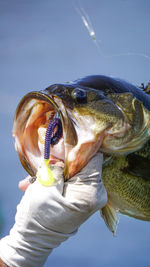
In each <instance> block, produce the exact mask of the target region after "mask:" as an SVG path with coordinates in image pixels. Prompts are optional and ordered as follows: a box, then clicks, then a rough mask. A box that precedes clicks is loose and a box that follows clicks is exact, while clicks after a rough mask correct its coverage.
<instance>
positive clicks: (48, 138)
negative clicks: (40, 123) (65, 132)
mask: <svg viewBox="0 0 150 267" xmlns="http://www.w3.org/2000/svg"><path fill="white" fill-rule="evenodd" d="M56 127H57V129H56V132H55V133H54V134H53V132H54V130H55V128H56ZM61 137H62V124H61V120H60V118H55V117H54V119H53V120H51V121H50V122H49V125H48V127H47V130H46V135H45V146H44V159H49V155H50V145H55V144H57V143H58V141H59V139H60V138H61Z"/></svg>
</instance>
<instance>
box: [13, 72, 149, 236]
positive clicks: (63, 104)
mask: <svg viewBox="0 0 150 267" xmlns="http://www.w3.org/2000/svg"><path fill="white" fill-rule="evenodd" d="M147 91H148V90H147ZM32 98H34V99H37V100H39V101H41V102H40V107H41V106H42V105H43V101H47V103H48V102H52V104H53V105H55V108H56V110H57V111H58V112H59V113H60V117H61V119H62V123H63V131H64V140H65V144H66V158H65V166H66V169H65V173H66V177H67V175H68V173H70V177H71V176H73V175H74V174H75V172H78V171H79V170H80V169H81V168H82V167H83V166H84V165H85V164H86V162H87V161H88V160H89V159H90V157H92V155H93V154H94V153H96V151H100V152H103V153H104V158H105V160H104V166H103V174H102V176H103V181H104V185H105V187H106V190H107V193H108V203H107V205H106V206H105V207H104V208H103V209H102V210H101V214H102V217H103V218H104V220H105V222H106V225H107V226H108V228H109V229H110V230H111V231H112V232H113V233H114V234H115V232H116V229H117V224H118V215H117V213H118V212H121V213H123V214H126V215H129V216H131V217H134V218H138V219H142V220H148V221H149V220H150V177H149V173H150V169H149V166H150V165H149V160H150V147H149V139H150V96H149V95H148V94H146V93H145V92H144V90H142V89H141V88H138V87H136V86H133V85H131V84H130V83H128V82H126V81H123V80H120V79H115V78H111V77H107V76H102V75H95V76H89V77H85V78H83V79H79V80H76V81H74V82H70V83H66V84H65V83H64V84H54V85H51V86H50V87H48V88H46V89H45V90H43V91H41V92H32V93H30V94H28V96H27V97H26V96H25V98H24V99H23V101H22V102H21V103H20V104H19V106H18V109H17V112H16V117H15V122H14V130H13V132H14V136H15V137H17V138H18V139H19V140H20V143H21V144H23V146H22V149H20V151H19V154H20V158H21V160H22V164H23V166H24V167H25V168H27V170H28V171H30V172H31V171H32V170H33V166H31V165H32V164H31V162H29V157H28V156H27V155H26V153H25V143H24V141H22V140H23V138H27V137H28V136H29V135H23V134H22V132H21V131H20V128H21V127H22V125H23V127H25V123H24V121H23V122H22V117H20V119H21V120H20V121H21V123H20V124H19V123H18V121H19V116H20V114H21V113H23V110H25V107H26V106H27V105H28V101H29V99H32ZM22 106H23V107H24V108H22ZM30 114H31V112H29V109H28V111H27V112H26V119H28V117H29V116H30ZM39 115H40V113H39ZM87 117H88V118H90V119H93V118H94V119H93V121H92V120H91V121H92V122H94V123H95V124H94V125H95V126H94V130H93V129H92V130H91V131H92V134H93V136H94V142H91V143H90V142H87V143H85V144H84V146H83V144H81V146H79V147H78V143H79V141H80V140H79V139H80V136H79V135H78V133H79V131H80V128H82V125H83V124H84V123H85V124H87V123H86V120H85V122H84V118H87ZM33 126H34V124H33ZM90 126H91V125H90V124H89V128H88V125H86V127H87V128H86V130H87V133H88V130H89V131H90ZM35 128H36V127H35ZM24 129H25V128H24ZM31 130H32V129H31ZM18 132H19V134H18ZM31 133H32V131H31ZM23 136H24V137H23ZM101 136H102V139H101V141H100V139H99V138H100V137H101ZM34 142H35V141H34ZM98 144H99V145H98ZM35 146H36V143H35V145H34V147H33V148H34V149H35ZM76 148H78V150H77V149H76ZM70 151H75V152H76V154H75V160H72V159H70V158H71V157H69V156H68V155H70V154H69V153H70ZM87 151H88V154H86V153H87ZM75 152H74V153H75ZM36 153H38V151H36ZM85 159H86V160H85ZM137 161H138V169H137V168H136V162H137ZM143 162H144V163H143ZM34 167H35V169H36V166H34ZM69 168H70V169H69ZM143 168H144V171H143ZM34 172H35V170H34V171H33V173H34Z"/></svg>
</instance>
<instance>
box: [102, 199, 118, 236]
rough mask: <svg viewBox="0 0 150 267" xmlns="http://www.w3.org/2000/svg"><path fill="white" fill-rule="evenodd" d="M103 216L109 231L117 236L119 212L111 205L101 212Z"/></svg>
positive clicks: (107, 205)
mask: <svg viewBox="0 0 150 267" xmlns="http://www.w3.org/2000/svg"><path fill="white" fill-rule="evenodd" d="M100 213H101V216H102V218H103V219H104V221H105V223H106V225H107V227H108V229H109V230H110V231H111V232H112V233H113V235H114V236H115V235H116V231H117V225H118V223H119V218H118V212H117V210H116V209H115V208H113V207H112V206H111V205H110V204H109V203H107V204H106V206H105V207H104V208H102V209H101V210H100Z"/></svg>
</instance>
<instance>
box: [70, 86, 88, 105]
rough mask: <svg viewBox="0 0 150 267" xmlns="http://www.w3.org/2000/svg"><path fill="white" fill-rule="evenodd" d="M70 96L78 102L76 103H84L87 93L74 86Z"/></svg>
mask: <svg viewBox="0 0 150 267" xmlns="http://www.w3.org/2000/svg"><path fill="white" fill-rule="evenodd" d="M72 97H73V98H74V99H75V100H76V101H77V102H78V103H86V102H87V95H86V91H85V90H84V89H82V88H75V89H74V90H73V91H72Z"/></svg>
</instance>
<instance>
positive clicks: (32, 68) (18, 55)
mask: <svg viewBox="0 0 150 267" xmlns="http://www.w3.org/2000/svg"><path fill="white" fill-rule="evenodd" d="M75 6H76V7H78V8H79V6H81V7H83V8H84V10H85V11H86V12H87V13H88V15H89V17H90V19H91V21H92V24H93V27H94V30H95V33H96V37H97V41H98V43H99V45H100V49H97V47H96V46H95V44H94V42H93V40H92V39H91V37H90V35H89V33H88V31H87V29H86V28H85V26H84V24H83V22H82V20H81V17H80V16H79V14H78V13H77V11H76V9H75ZM149 31H150V1H149V0H135V1H134V0H114V1H111V0H81V1H76V0H74V1H71V0H55V1H54V0H43V1H42V0H13V1H12V0H0V85H1V86H0V125H1V126H0V148H1V153H0V170H1V178H0V205H1V210H2V212H3V222H4V227H3V232H2V236H4V235H5V234H7V233H8V231H9V229H10V227H11V226H12V225H13V223H14V216H15V212H16V205H17V203H18V202H19V201H20V198H21V195H22V193H21V192H20V191H19V190H18V188H17V184H18V181H19V180H20V179H21V178H23V177H25V176H26V172H25V171H24V169H23V168H22V166H21V164H20V162H19V160H18V156H17V153H16V152H15V149H14V144H13V138H12V136H11V131H12V124H13V117H14V113H15V109H16V106H17V104H18V102H19V100H20V99H21V98H22V97H23V95H24V94H26V93H27V92H29V91H31V90H38V89H43V88H45V87H47V86H48V85H50V84H52V83H55V82H65V81H69V80H74V79H77V78H79V77H83V76H85V75H90V74H106V75H112V76H117V77H120V78H123V79H126V80H128V81H130V82H132V83H134V84H140V83H141V82H145V83H147V82H148V81H149V80H150V32H149ZM120 54H126V55H122V56H119V55H120ZM129 54H130V55H129ZM131 54H132V55H131ZM138 54H139V55H138ZM142 54H144V55H143V56H142ZM116 55H117V56H116ZM145 55H146V56H145ZM149 252H150V224H149V222H142V221H138V220H135V219H132V218H129V217H126V216H122V215H120V224H119V226H118V232H117V237H115V238H114V237H113V236H112V234H111V233H110V232H109V231H108V229H107V228H106V226H105V224H104V222H103V220H102V219H101V218H100V216H99V213H96V214H95V215H94V216H93V217H91V218H90V219H89V220H88V221H87V222H86V223H85V224H84V225H83V226H82V227H81V228H80V229H79V232H78V234H77V235H76V236H74V237H73V238H71V239H70V240H68V241H67V242H65V243H64V244H63V245H61V246H60V247H59V248H57V249H56V250H55V251H54V252H53V254H52V255H51V257H49V259H48V262H47V263H46V264H45V267H48V266H54V267H60V266H65V267H76V266H79V267H80V266H86V267H99V266H101V267H113V266H115V267H120V266H122V267H124V266H128V267H134V266H135V267H141V266H143V267H148V266H150V253H149Z"/></svg>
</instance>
